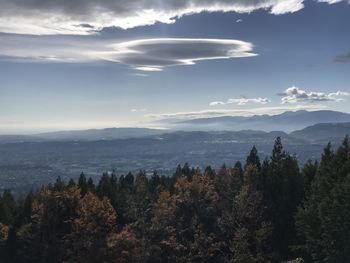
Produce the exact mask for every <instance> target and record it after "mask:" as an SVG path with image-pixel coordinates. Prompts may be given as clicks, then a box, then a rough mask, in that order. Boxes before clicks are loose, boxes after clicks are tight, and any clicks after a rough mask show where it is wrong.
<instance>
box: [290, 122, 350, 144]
mask: <svg viewBox="0 0 350 263" xmlns="http://www.w3.org/2000/svg"><path fill="white" fill-rule="evenodd" d="M346 135H350V122H343V123H319V124H316V125H313V126H310V127H306V128H305V129H302V130H299V131H294V132H292V133H290V136H292V137H294V138H298V139H303V140H305V139H306V140H309V141H311V142H327V141H338V142H339V141H340V140H342V139H343V138H344V137H345V136H346Z"/></svg>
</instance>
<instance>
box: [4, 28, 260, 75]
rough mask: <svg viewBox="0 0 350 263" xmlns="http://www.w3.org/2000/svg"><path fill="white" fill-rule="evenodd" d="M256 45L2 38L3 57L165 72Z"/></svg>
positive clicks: (243, 53) (248, 51) (248, 52)
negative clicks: (104, 63) (109, 64)
mask: <svg viewBox="0 0 350 263" xmlns="http://www.w3.org/2000/svg"><path fill="white" fill-rule="evenodd" d="M252 50H253V44H251V43H249V42H244V41H240V40H234V39H190V38H156V39H141V40H134V41H125V42H119V43H118V42H117V43H115V42H113V41H112V40H108V41H106V40H103V41H101V40H96V39H95V40H94V39H91V38H87V39H84V38H82V37H80V38H77V39H66V38H65V37H48V36H47V37H44V39H43V37H37V36H16V35H9V34H3V37H1V38H0V58H1V57H3V58H4V57H6V58H7V59H10V58H16V59H26V60H35V61H49V62H87V61H111V62H116V63H121V64H125V65H129V66H131V67H133V68H135V69H136V70H140V71H162V70H163V68H164V67H167V66H174V65H193V64H195V63H196V62H197V61H201V60H212V59H229V58H241V57H251V56H256V54H255V53H253V52H252Z"/></svg>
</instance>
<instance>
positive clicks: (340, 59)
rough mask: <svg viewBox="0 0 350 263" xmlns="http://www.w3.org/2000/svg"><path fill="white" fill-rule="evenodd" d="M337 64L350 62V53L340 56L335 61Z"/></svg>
mask: <svg viewBox="0 0 350 263" xmlns="http://www.w3.org/2000/svg"><path fill="white" fill-rule="evenodd" d="M334 61H335V62H339V63H348V62H350V52H349V53H347V54H343V55H339V56H337V57H336V58H335V59H334Z"/></svg>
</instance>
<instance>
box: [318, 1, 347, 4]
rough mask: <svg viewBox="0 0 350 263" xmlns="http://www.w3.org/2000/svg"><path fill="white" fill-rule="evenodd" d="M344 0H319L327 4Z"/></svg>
mask: <svg viewBox="0 0 350 263" xmlns="http://www.w3.org/2000/svg"><path fill="white" fill-rule="evenodd" d="M342 1H343V0H318V2H320V3H327V4H330V5H332V4H336V3H340V2H342Z"/></svg>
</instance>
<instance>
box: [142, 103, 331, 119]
mask: <svg viewBox="0 0 350 263" xmlns="http://www.w3.org/2000/svg"><path fill="white" fill-rule="evenodd" d="M326 108H327V106H325V105H320V104H318V105H317V104H313V105H289V106H274V107H258V108H250V109H215V110H213V109H206V110H201V111H186V112H173V113H160V114H146V115H145V117H146V118H152V119H171V118H174V119H192V118H206V117H219V116H252V115H261V114H279V113H282V112H284V111H297V110H311V111H312V110H321V109H326Z"/></svg>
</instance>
